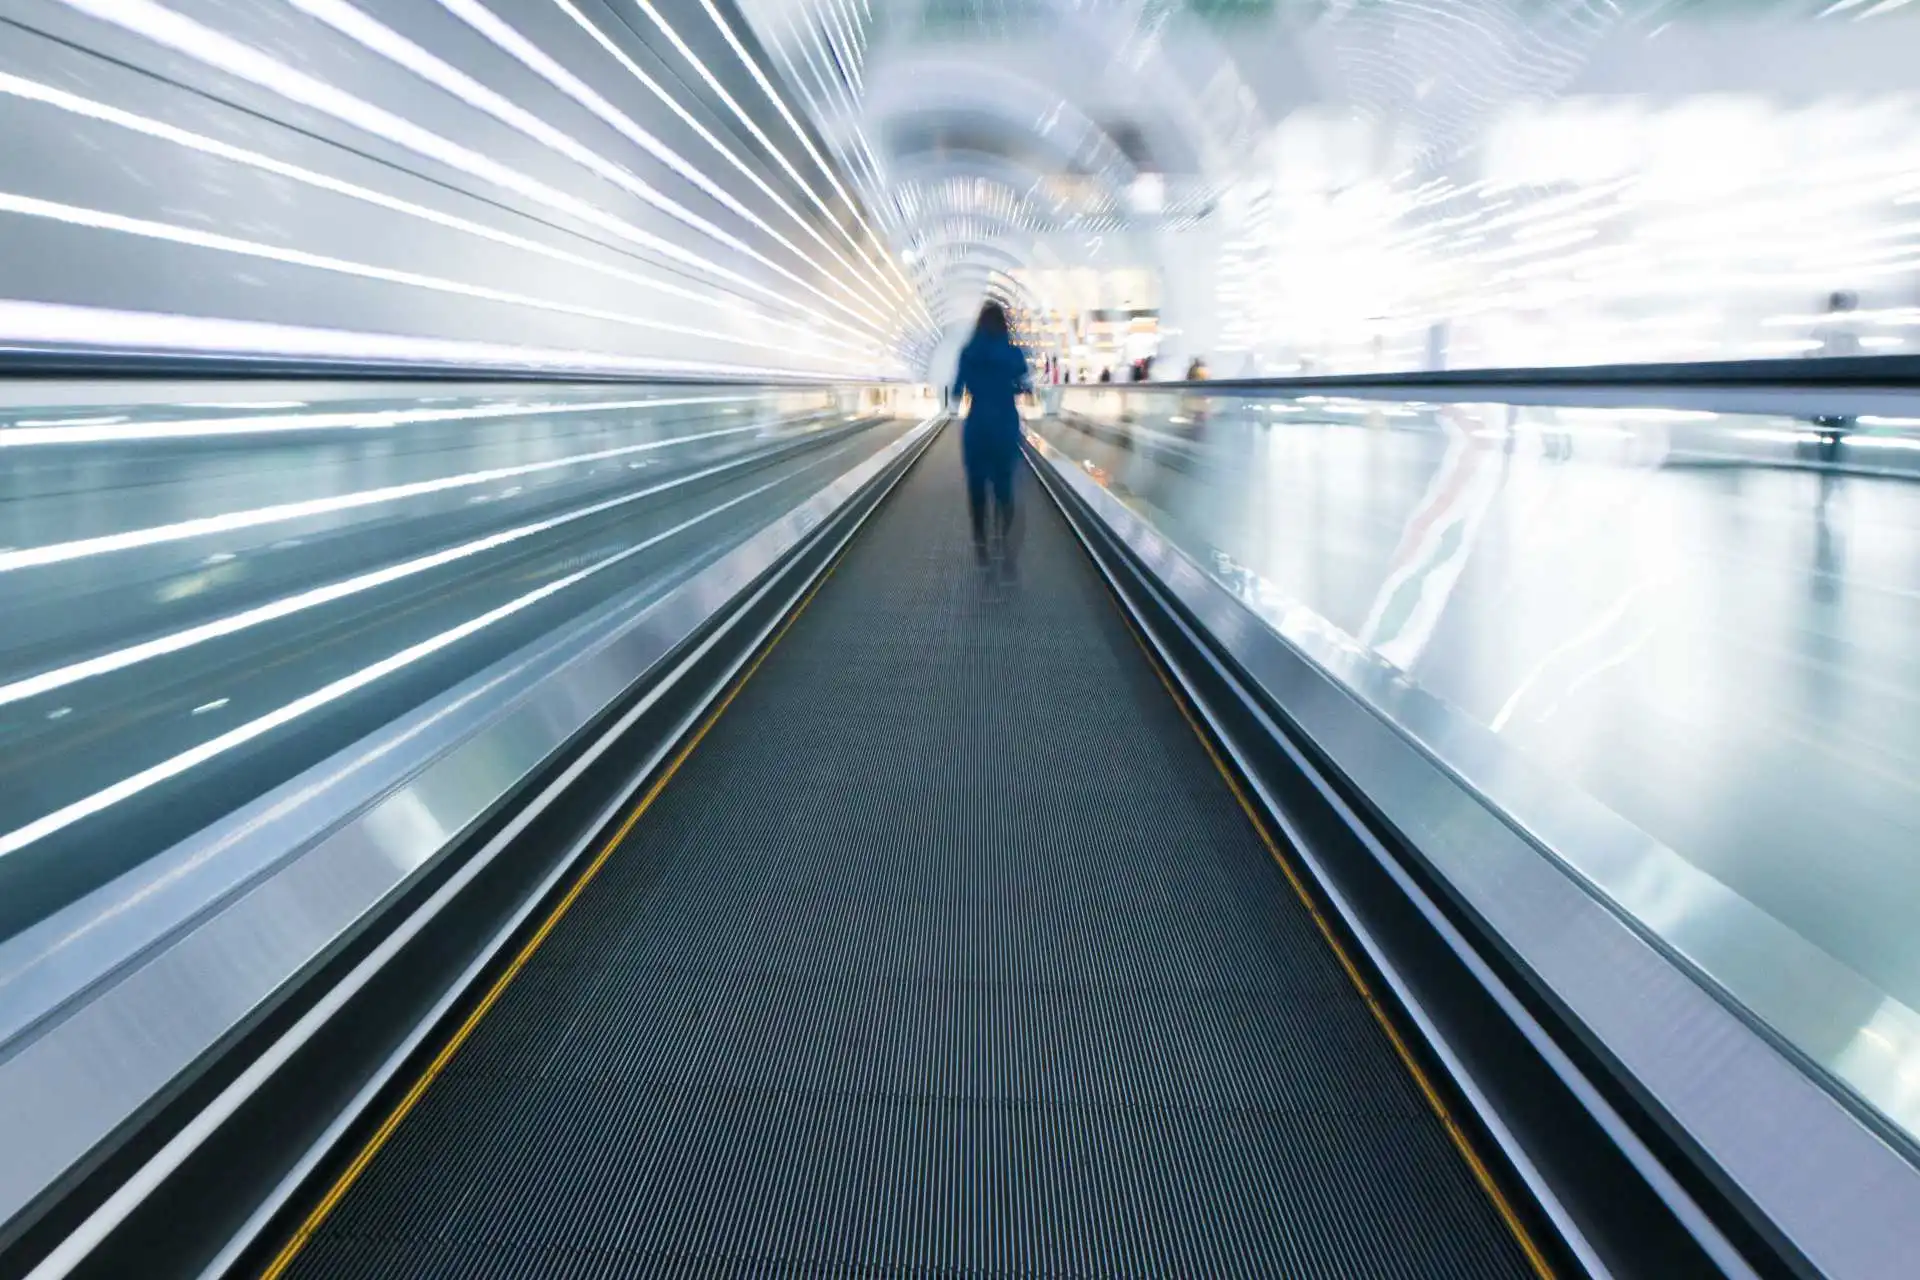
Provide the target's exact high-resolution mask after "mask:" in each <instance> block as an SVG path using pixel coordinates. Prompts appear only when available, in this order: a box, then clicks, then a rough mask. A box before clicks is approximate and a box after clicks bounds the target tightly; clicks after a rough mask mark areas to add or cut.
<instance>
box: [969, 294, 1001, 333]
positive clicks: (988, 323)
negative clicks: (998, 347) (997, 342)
mask: <svg viewBox="0 0 1920 1280" xmlns="http://www.w3.org/2000/svg"><path fill="white" fill-rule="evenodd" d="M973 331H974V332H975V333H991V334H996V335H998V336H999V337H1002V338H1004V337H1006V336H1007V309H1006V308H1005V307H1003V306H1001V305H1000V304H999V303H997V302H988V303H985V304H983V305H982V306H981V308H980V318H979V319H978V320H976V321H974V322H973Z"/></svg>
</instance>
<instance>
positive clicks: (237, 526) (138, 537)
mask: <svg viewBox="0 0 1920 1280" xmlns="http://www.w3.org/2000/svg"><path fill="white" fill-rule="evenodd" d="M757 430H759V428H758V427H754V426H747V427H727V428H725V429H723V430H719V431H708V432H703V433H701V434H699V435H694V436H676V437H674V438H672V439H670V440H649V441H647V442H645V443H643V444H630V445H622V446H620V447H618V448H614V449H599V450H595V451H594V452H592V453H577V454H573V455H571V456H568V457H565V458H547V459H543V460H542V461H540V462H525V463H521V464H519V465H517V466H512V467H491V468H488V469H487V470H485V471H468V472H463V473H461V474H459V475H452V476H439V477H436V478H434V479H432V480H416V481H413V482H412V483H410V484H395V485H385V486H383V487H381V488H378V489H360V490H356V491H355V492H353V493H339V494H333V495H331V496H329V497H325V498H306V499H303V500H301V501H298V502H280V503H275V504H274V505H272V506H268V507H253V508H250V509H248V510H245V511H229V512H226V513H224V514H222V515H217V516H196V517H194V518H193V519H191V520H178V521H175V522H174V523H172V524H163V525H152V526H149V527H148V528H145V529H127V530H123V531H121V532H119V533H106V534H98V535H96V536H94V537H91V538H74V539H71V540H69V541H66V542H50V543H47V544H45V545H43V546H38V547H16V548H14V549H13V550H11V551H0V573H12V572H15V571H17V570H20V569H37V568H42V567H44V566H46V565H53V564H65V563H67V562H69V561H72V560H81V559H86V558H88V557H91V556H100V555H109V554H111V553H114V552H118V551H137V550H142V549H144V548H147V547H155V546H160V545H163V544H165V543H169V542H181V541H184V540H186V539H188V538H204V537H207V536H209V535H212V534H219V533H237V532H239V531H240V530H242V529H257V528H259V527H261V526H263V525H270V524H284V523H286V522H287V521H290V520H305V519H310V518H312V517H314V516H323V515H335V514H337V513H339V512H342V511H355V510H358V509H360V508H361V507H371V506H377V505H379V504H382V503H388V502H405V501H407V500H408V499H411V498H424V497H428V496H430V495H432V494H436V493H450V492H452V491H453V490H456V489H471V488H475V487H477V486H480V485H487V484H492V483H494V482H495V481H497V480H512V479H517V478H518V477H520V476H531V475H539V474H541V473H542V472H547V471H557V470H560V469H562V468H564V467H577V466H584V465H585V464H587V463H589V462H604V461H606V460H608V459H610V458H627V457H632V456H633V455H635V454H639V453H649V452H652V451H653V450H656V449H665V448H670V447H671V446H673V445H676V444H684V443H686V442H687V441H690V440H710V439H715V438H718V437H720V436H732V435H740V434H742V433H744V432H749V431H757Z"/></svg>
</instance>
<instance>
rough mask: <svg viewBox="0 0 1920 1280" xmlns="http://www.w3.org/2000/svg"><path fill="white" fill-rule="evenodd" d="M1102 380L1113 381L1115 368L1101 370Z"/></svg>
mask: <svg viewBox="0 0 1920 1280" xmlns="http://www.w3.org/2000/svg"><path fill="white" fill-rule="evenodd" d="M1100 381H1102V382H1112V381H1113V370H1111V369H1102V370H1101V371H1100Z"/></svg>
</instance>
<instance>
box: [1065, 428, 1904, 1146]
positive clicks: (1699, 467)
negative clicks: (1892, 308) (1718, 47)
mask: <svg viewBox="0 0 1920 1280" xmlns="http://www.w3.org/2000/svg"><path fill="white" fill-rule="evenodd" d="M1116 399H1117V398H1116V397H1112V396H1108V397H1105V399H1104V400H1102V399H1099V398H1096V397H1094V396H1083V397H1081V398H1080V400H1079V401H1078V403H1077V404H1076V401H1075V399H1074V397H1073V396H1072V395H1069V398H1068V401H1067V408H1068V410H1069V413H1070V414H1076V413H1077V416H1075V417H1074V418H1073V419H1072V422H1073V425H1067V424H1065V423H1062V422H1060V421H1048V422H1046V423H1045V424H1043V425H1041V426H1040V430H1041V432H1042V434H1043V435H1045V436H1046V438H1047V439H1048V440H1049V441H1051V442H1052V443H1053V444H1054V445H1055V446H1056V447H1057V448H1058V449H1060V450H1061V451H1062V452H1064V453H1065V454H1067V455H1068V456H1069V457H1070V458H1072V459H1074V460H1075V461H1077V462H1078V463H1080V465H1082V466H1083V467H1084V468H1086V469H1087V470H1089V471H1090V472H1092V473H1093V474H1094V475H1095V476H1096V478H1099V479H1101V480H1102V481H1103V482H1105V483H1106V484H1107V485H1108V486H1109V487H1110V488H1111V489H1113V490H1114V491H1115V492H1116V493H1119V494H1121V495H1122V496H1123V497H1124V498H1125V499H1126V500H1127V501H1129V503H1130V504H1131V505H1133V506H1134V507H1135V508H1136V509H1137V510H1139V511H1140V512H1141V513H1142V514H1144V515H1146V516H1147V517H1148V519H1149V520H1150V521H1151V522H1152V523H1154V524H1155V525H1156V526H1157V527H1159V528H1160V529H1161V530H1162V531H1163V532H1165V533H1167V534H1168V535H1169V536H1171V537H1172V538H1173V539H1174V540H1175V542H1176V543H1177V544H1178V545H1180V546H1181V547H1182V548H1183V549H1185V550H1186V551H1187V552H1188V553H1189V555H1191V556H1193V557H1194V558H1195V559H1196V560H1198V561H1200V562H1201V563H1202V564H1204V565H1206V566H1207V567H1208V568H1210V569H1211V570H1213V572H1214V573H1215V574H1217V575H1218V576H1220V577H1221V578H1222V579H1223V580H1226V581H1228V582H1230V583H1231V584H1233V585H1235V587H1236V589H1238V590H1240V591H1241V593H1242V595H1243V598H1248V599H1254V600H1259V601H1264V602H1265V603H1266V604H1267V605H1268V606H1269V610H1270V612H1271V613H1272V615H1273V616H1279V615H1280V613H1281V612H1283V611H1284V610H1285V609H1287V608H1288V607H1291V606H1295V605H1303V606H1305V608H1306V609H1308V610H1310V611H1311V612H1312V613H1313V614H1317V615H1318V616H1319V618H1321V619H1324V620H1325V621H1326V622H1329V623H1331V624H1332V625H1333V626H1334V627H1336V628H1338V630H1339V631H1341V632H1343V633H1345V634H1346V635H1347V636H1348V637H1351V638H1353V639H1354V640H1356V641H1358V642H1359V643H1360V644H1362V645H1364V646H1365V647H1366V649H1367V650H1369V651H1370V652H1371V653H1372V654H1373V655H1374V656H1375V658H1376V659H1377V660H1379V661H1380V662H1381V663H1383V664H1385V665H1387V666H1389V667H1391V668H1396V669H1398V670H1399V671H1401V672H1404V673H1405V674H1406V675H1407V676H1408V677H1409V678H1411V679H1412V680H1413V681H1414V682H1416V683H1417V685H1418V686H1419V687H1420V688H1422V689H1424V690H1425V691H1427V692H1428V693H1431V694H1433V695H1435V696H1436V697H1438V698H1440V699H1442V700H1443V701H1444V702H1446V703H1447V704H1449V705H1451V706H1452V707H1453V708H1455V709H1457V710H1458V711H1459V712H1460V713H1462V714H1464V715H1465V716H1466V717H1469V718H1471V720H1473V721H1475V722H1477V723H1478V724H1480V725H1482V726H1485V727H1487V728H1490V729H1492V730H1494V731H1495V732H1496V733H1497V734H1498V735H1499V737H1500V739H1501V740H1503V741H1505V742H1506V743H1508V744H1509V745H1510V746H1512V747H1513V748H1515V749H1516V750H1517V751H1518V752H1520V753H1522V754H1524V756H1525V757H1526V758H1527V759H1528V760H1529V761H1531V762H1534V763H1537V764H1539V765H1542V766H1544V767H1546V768H1548V769H1550V770H1551V771H1553V772H1554V773H1556V774H1558V775H1559V776H1560V777H1562V778H1564V779H1565V780H1567V781H1568V782H1570V783H1572V784H1574V785H1575V786H1577V787H1579V788H1581V789H1583V790H1584V791H1585V792H1587V793H1588V794H1590V795H1591V796H1593V797H1596V798H1598V799H1599V800H1600V801H1601V802H1603V803H1604V804H1605V805H1606V806H1608V807H1610V808H1611V809H1612V810H1614V811H1615V812H1616V813H1618V814H1619V815H1620V816H1622V817H1624V818H1625V819H1626V820H1628V821H1629V822H1631V823H1633V824H1634V825H1636V826H1637V827H1639V828H1640V829H1641V830H1643V831H1645V832H1646V833H1648V834H1650V835H1651V836H1652V837H1653V838H1654V839H1655V840H1657V841H1658V842H1660V843H1662V844H1664V845H1666V846H1668V847H1669V848H1670V849H1671V850H1673V851H1675V852H1677V853H1678V854H1679V855H1680V856H1681V857H1683V858H1684V859H1686V860H1687V861H1688V862H1690V863H1692V864H1693V865H1694V866H1695V867H1697V868H1699V869H1700V870H1702V871H1704V872H1706V873H1707V874H1708V875H1709V876H1711V877H1712V878H1713V879H1715V880H1718V881H1719V882H1721V883H1722V884H1724V885H1725V886H1727V887H1728V888H1730V889H1732V890H1733V891H1734V892H1735V893H1736V894H1738V895H1740V896H1741V897H1743V898H1745V899H1747V900H1748V901H1749V902H1751V903H1752V904H1754V905H1756V906H1758V907H1759V908H1761V909H1762V910H1763V911H1764V912H1766V913H1767V914H1769V915H1771V916H1773V917H1775V918H1776V919H1778V920H1779V921H1781V922H1784V923H1785V924H1786V925H1787V926H1789V927H1790V928H1791V929H1792V930H1793V931H1794V932H1796V933H1798V934H1800V935H1801V936H1802V937H1803V938H1805V939H1807V940H1809V941H1811V942H1813V943H1814V944H1815V945H1816V946H1818V947H1819V948H1821V949H1823V950H1824V951H1826V952H1827V953H1829V954H1830V955H1832V956H1833V957H1836V958H1838V959H1839V960H1840V961H1841V962H1842V963H1844V964H1845V965H1846V966H1848V967H1849V968H1851V969H1852V970H1854V971H1856V972H1857V973H1858V974H1860V975H1862V976H1863V977H1864V978H1865V979H1866V980H1867V983H1868V984H1870V986H1871V988H1872V989H1874V990H1877V991H1878V992H1880V993H1884V994H1885V995H1886V996H1890V997H1892V998H1893V1002H1897V1004H1894V1003H1893V1002H1889V1007H1881V1008H1875V1009H1866V1010H1861V1011H1858V1013H1857V1016H1853V1017H1850V1018H1849V1019H1848V1025H1849V1026H1851V1027H1854V1028H1856V1030H1857V1031H1858V1034H1859V1035H1863V1036H1864V1035H1867V1034H1868V1032H1867V1031H1865V1030H1858V1029H1859V1028H1867V1027H1872V1028H1875V1029H1874V1030H1873V1031H1872V1032H1871V1035H1872V1036H1874V1037H1878V1038H1879V1039H1880V1040H1884V1041H1887V1042H1889V1045H1890V1048H1892V1049H1893V1050H1894V1052H1893V1053H1892V1054H1891V1056H1890V1058H1889V1061H1888V1062H1887V1063H1885V1064H1882V1065H1883V1066H1887V1067H1889V1069H1893V1068H1897V1070H1892V1074H1888V1073H1887V1072H1885V1071H1878V1070H1877V1069H1876V1073H1877V1074H1878V1075H1886V1077H1887V1078H1885V1079H1878V1080H1877V1081H1876V1083H1874V1085H1873V1087H1872V1089H1871V1092H1873V1093H1874V1095H1875V1098H1876V1101H1877V1102H1878V1103H1879V1104H1880V1105H1881V1106H1882V1108H1883V1109H1887V1110H1889V1111H1892V1112H1895V1113H1896V1114H1903V1115H1905V1116H1906V1118H1907V1119H1908V1121H1909V1123H1911V1121H1912V1119H1913V1118H1914V1117H1920V1068H1916V1063H1920V1042H1915V1041H1912V1040H1911V1039H1910V1037H1911V1036H1912V1034H1913V1028H1914V1025H1915V1024H1914V1022H1913V1019H1912V1017H1911V1010H1913V1009H1915V1008H1920V930H1916V927H1915V926H1916V921H1917V920H1920V483H1916V482H1915V481H1913V480H1909V479H1904V478H1898V477H1894V476H1885V475H1874V474H1867V473H1864V472H1848V471H1845V470H1839V469H1832V468H1822V467H1820V466H1818V465H1816V464H1817V462H1818V459H1817V458H1816V459H1812V460H1805V459H1803V460H1800V461H1792V460H1784V459H1779V458H1771V459H1767V460H1766V462H1765V465H1759V464H1752V465H1748V464H1740V463H1735V462H1730V461H1726V460H1724V459H1723V460H1719V461H1712V462H1708V461H1703V460H1702V458H1701V456H1700V451H1696V450H1692V449H1683V448H1681V447H1680V446H1681V445H1682V444H1684V443H1686V442H1685V441H1682V440H1681V439H1680V438H1679V436H1678V435H1677V434H1675V433H1673V432H1670V431H1667V430H1665V429H1662V428H1661V427H1660V426H1659V425H1658V421H1657V420H1658V417H1659V415H1658V414H1657V413H1652V412H1649V413H1647V414H1646V415H1645V419H1646V421H1645V423H1644V424H1643V425H1642V426H1641V427H1639V428H1636V426H1635V424H1634V415H1633V414H1631V413H1629V412H1626V411H1621V413H1620V414H1619V415H1617V416H1615V417H1613V418H1612V419H1611V420H1610V423H1611V425H1610V426H1609V429H1608V430H1607V432H1606V433H1604V434H1603V435H1602V436H1600V437H1599V438H1598V439H1596V438H1594V437H1591V436H1586V437H1583V436H1582V435H1581V434H1580V433H1578V432H1574V433H1568V432H1567V431H1565V430H1560V429H1556V427H1557V426H1558V427H1563V426H1564V425H1565V423H1566V422H1567V421H1568V420H1569V416H1568V415H1555V414H1552V413H1550V412H1548V413H1543V414H1531V413H1529V412H1527V411H1521V412H1515V411H1511V410H1508V409H1504V408H1501V407H1498V406H1451V407H1444V408H1441V407H1433V408H1427V407H1420V408H1417V409H1415V408H1409V407H1407V406H1395V405H1383V406H1377V407H1376V408H1375V409H1373V410H1370V411H1369V410H1362V411H1360V412H1358V413H1355V412H1352V411H1350V410H1346V409H1343V410H1342V411H1340V412H1337V413H1335V412H1328V411H1327V409H1326V407H1325V406H1321V405H1300V404H1297V403H1296V404H1287V405H1282V406H1279V410H1278V411H1275V407H1274V406H1272V405H1269V404H1264V403H1257V404H1247V403H1245V402H1241V401H1236V400H1232V399H1227V398H1221V399H1217V400H1208V401H1201V400H1198V399H1196V398H1194V397H1191V396H1187V397H1176V396H1173V395H1152V394H1149V395H1145V396H1139V395H1136V396H1134V397H1133V398H1132V399H1131V400H1130V401H1129V402H1128V404H1127V408H1125V409H1124V410H1121V409H1118V408H1116V407H1115V405H1114V401H1115V400H1116ZM1571 420H1573V421H1579V419H1578V417H1577V415H1575V416H1572V417H1571ZM1804 427H1805V424H1796V423H1793V422H1792V421H1785V422H1780V421H1764V420H1760V421H1752V422H1748V421H1743V420H1738V419H1736V420H1732V421H1731V422H1730V423H1729V422H1724V421H1723V422H1721V423H1719V424H1718V426H1717V428H1716V429H1717V430H1720V431H1723V432H1724V431H1734V432H1739V431H1747V432H1761V433H1772V434H1777V435H1780V436H1783V437H1785V436H1792V435H1793V434H1795V433H1796V432H1799V431H1801V430H1803V429H1804ZM1757 438H1758V439H1760V440H1763V441H1764V440H1766V439H1767V435H1766V434H1762V435H1761V436H1759V437H1757ZM1629 896H1637V897H1638V900H1637V901H1633V902H1630V903H1628V904H1627V905H1629V907H1630V909H1633V910H1635V911H1636V913H1639V914H1641V915H1642V916H1643V918H1646V919H1647V921H1648V923H1649V924H1650V925H1651V926H1652V927H1654V928H1655V929H1656V931H1659V930H1661V928H1662V923H1663V922H1662V919H1661V913H1662V911H1663V906H1662V903H1661V902H1660V900H1659V899H1660V891H1659V890H1658V889H1657V888H1656V887H1654V886H1647V887H1646V890H1645V892H1643V893H1639V894H1637V895H1634V894H1633V893H1631V892H1630V893H1629ZM1770 963H1771V958H1770V957H1768V956H1766V955H1759V956H1755V957H1752V958H1751V963H1750V965H1749V966H1748V967H1749V968H1750V969H1751V970H1752V972H1750V973H1748V974H1746V975H1744V977H1743V978H1742V979H1741V980H1742V981H1769V980H1775V979H1777V975H1775V978H1774V979H1769V978H1768V977H1767V976H1765V975H1764V973H1763V972H1762V971H1764V970H1765V969H1766V968H1767V967H1768V965H1769V964H1770ZM1717 976H1718V975H1717ZM1735 985H1737V984H1735ZM1901 1006H1903V1007H1901ZM1860 1044H1865V1045H1866V1047H1868V1048H1872V1047H1873V1044H1874V1041H1873V1040H1872V1039H1871V1038H1870V1039H1867V1040H1864V1041H1861V1042H1860ZM1803 1047H1808V1048H1811V1049H1812V1050H1814V1051H1815V1052H1816V1055H1817V1056H1818V1057H1820V1058H1821V1059H1823V1060H1826V1061H1828V1062H1830V1063H1833V1062H1837V1061H1839V1060H1841V1059H1844V1058H1846V1057H1847V1055H1848V1054H1850V1053H1854V1052H1855V1051H1856V1050H1857V1049H1858V1048H1859V1047H1860V1045H1859V1044H1854V1043H1835V1044H1822V1045H1813V1046H1803ZM1909 1076H1910V1077H1911V1078H1908V1077H1909Z"/></svg>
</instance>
